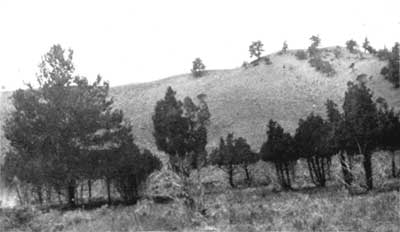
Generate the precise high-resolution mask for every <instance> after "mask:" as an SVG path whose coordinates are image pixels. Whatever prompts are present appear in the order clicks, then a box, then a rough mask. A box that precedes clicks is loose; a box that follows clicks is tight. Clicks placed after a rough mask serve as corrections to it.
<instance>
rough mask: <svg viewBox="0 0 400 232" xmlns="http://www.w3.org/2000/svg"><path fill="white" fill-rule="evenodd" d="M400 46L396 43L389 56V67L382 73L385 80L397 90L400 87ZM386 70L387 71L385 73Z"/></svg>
mask: <svg viewBox="0 0 400 232" xmlns="http://www.w3.org/2000/svg"><path fill="white" fill-rule="evenodd" d="M399 49H400V44H399V43H396V44H395V45H394V46H393V48H392V52H391V53H390V55H389V61H388V66H387V67H384V68H383V69H382V71H381V73H382V74H383V75H384V77H385V79H386V80H388V81H389V82H390V83H392V84H393V86H394V87H395V88H399V87H400V50H399ZM384 69H386V71H383V70H384Z"/></svg>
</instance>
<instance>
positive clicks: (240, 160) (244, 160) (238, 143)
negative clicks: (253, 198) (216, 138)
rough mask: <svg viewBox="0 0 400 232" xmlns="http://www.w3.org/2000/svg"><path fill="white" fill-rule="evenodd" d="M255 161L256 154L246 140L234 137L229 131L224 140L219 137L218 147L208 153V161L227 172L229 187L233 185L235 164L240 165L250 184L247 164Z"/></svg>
mask: <svg viewBox="0 0 400 232" xmlns="http://www.w3.org/2000/svg"><path fill="white" fill-rule="evenodd" d="M257 161H258V156H257V154H256V153H254V152H252V151H251V148H250V145H248V144H247V141H246V140H245V139H244V138H242V137H239V138H236V139H235V138H234V136H233V133H229V134H228V135H227V136H226V139H225V140H224V138H222V137H221V138H220V143H219V147H218V148H217V149H214V150H213V152H212V153H211V155H210V163H211V164H214V165H218V166H219V167H221V168H223V170H224V171H225V172H226V173H227V174H228V176H229V184H230V185H231V187H235V183H234V179H233V176H234V172H235V170H236V167H237V166H242V168H243V169H244V171H245V173H246V180H247V182H248V183H249V184H250V183H251V175H250V171H249V165H250V164H252V163H255V162H257Z"/></svg>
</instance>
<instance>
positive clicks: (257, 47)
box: [249, 40, 264, 59]
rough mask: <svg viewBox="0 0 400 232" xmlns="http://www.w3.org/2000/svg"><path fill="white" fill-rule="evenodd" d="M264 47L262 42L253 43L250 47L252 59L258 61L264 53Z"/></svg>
mask: <svg viewBox="0 0 400 232" xmlns="http://www.w3.org/2000/svg"><path fill="white" fill-rule="evenodd" d="M263 46H264V44H263V43H262V42H261V41H260V40H258V41H255V42H252V43H251V45H250V46H249V52H250V58H251V57H253V56H255V57H256V58H257V59H260V57H261V54H262V52H263V51H264V49H263Z"/></svg>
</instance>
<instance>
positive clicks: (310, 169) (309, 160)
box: [307, 159, 317, 185]
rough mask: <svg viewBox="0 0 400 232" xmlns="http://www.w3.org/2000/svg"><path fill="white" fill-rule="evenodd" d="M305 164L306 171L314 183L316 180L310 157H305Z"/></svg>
mask: <svg viewBox="0 0 400 232" xmlns="http://www.w3.org/2000/svg"><path fill="white" fill-rule="evenodd" d="M307 165H308V172H309V173H310V177H311V181H312V182H313V183H314V184H315V185H316V184H317V182H316V180H315V178H314V174H313V170H312V164H311V159H307Z"/></svg>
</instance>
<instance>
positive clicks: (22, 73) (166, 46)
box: [0, 0, 400, 90]
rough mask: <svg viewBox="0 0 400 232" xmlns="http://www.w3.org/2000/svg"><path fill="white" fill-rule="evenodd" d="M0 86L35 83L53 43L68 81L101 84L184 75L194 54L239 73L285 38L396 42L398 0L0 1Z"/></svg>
mask: <svg viewBox="0 0 400 232" xmlns="http://www.w3.org/2000/svg"><path fill="white" fill-rule="evenodd" d="M0 31H1V32H0V87H1V86H5V87H6V89H8V90H11V89H15V88H19V87H22V86H23V82H35V80H36V78H35V73H36V72H37V71H38V67H37V66H38V64H39V62H40V59H41V56H42V55H43V54H45V53H46V52H47V51H48V50H49V48H50V46H51V45H53V44H55V43H60V44H61V45H62V46H63V47H64V48H72V49H73V50H74V63H75V66H76V71H77V74H80V75H84V76H87V77H88V78H89V79H91V80H93V79H94V78H95V77H96V75H97V74H101V75H102V76H103V78H104V79H105V80H109V81H110V84H111V86H115V85H122V84H128V83H138V82H147V81H152V80H156V79H160V78H165V77H168V76H171V75H176V74H181V73H186V72H189V70H190V68H191V64H192V61H193V60H194V58H196V57H201V58H202V60H203V61H204V63H205V65H206V66H207V68H208V69H224V68H234V67H238V66H240V65H241V64H242V63H243V61H244V60H249V54H248V46H249V45H250V43H251V42H252V41H255V40H261V41H262V42H263V43H264V49H265V50H266V52H265V53H266V54H267V53H270V52H275V51H277V50H279V49H280V48H281V47H282V43H283V41H284V40H287V42H288V44H289V49H290V48H306V47H307V46H308V45H309V44H310V41H309V38H310V36H311V35H313V34H319V35H320V37H321V39H322V44H321V46H323V47H324V46H333V45H344V43H345V41H347V40H348V39H351V38H353V39H355V40H357V42H358V43H359V44H360V43H362V41H363V40H364V38H365V36H368V38H369V40H370V41H371V44H372V45H373V46H374V47H375V48H382V47H383V46H384V45H385V44H386V45H387V47H389V48H391V47H392V46H393V44H394V42H395V41H400V1H399V0H393V1H390V0H387V1H385V0H379V1H366V0H364V1H362V0H360V1H349V0H347V1H346V0H343V1H339V0H334V1H323V0H315V1H311V0H309V1H308V0H302V1H299V0H293V1H288V0H286V1H282V0H279V1H278V0H275V1H266V0H264V1H249V0H245V1H234V0H227V1H222V0H197V1H189V0H181V1H178V0H168V1H167V0H159V1H150V0H146V1H145V0H143V1H140V2H139V1H118V0H113V1H99V0H96V1H83V0H81V1H72V0H69V1H57V0H48V1H38V0H36V1H32V0H27V1H20V0H6V1H3V0H0Z"/></svg>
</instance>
